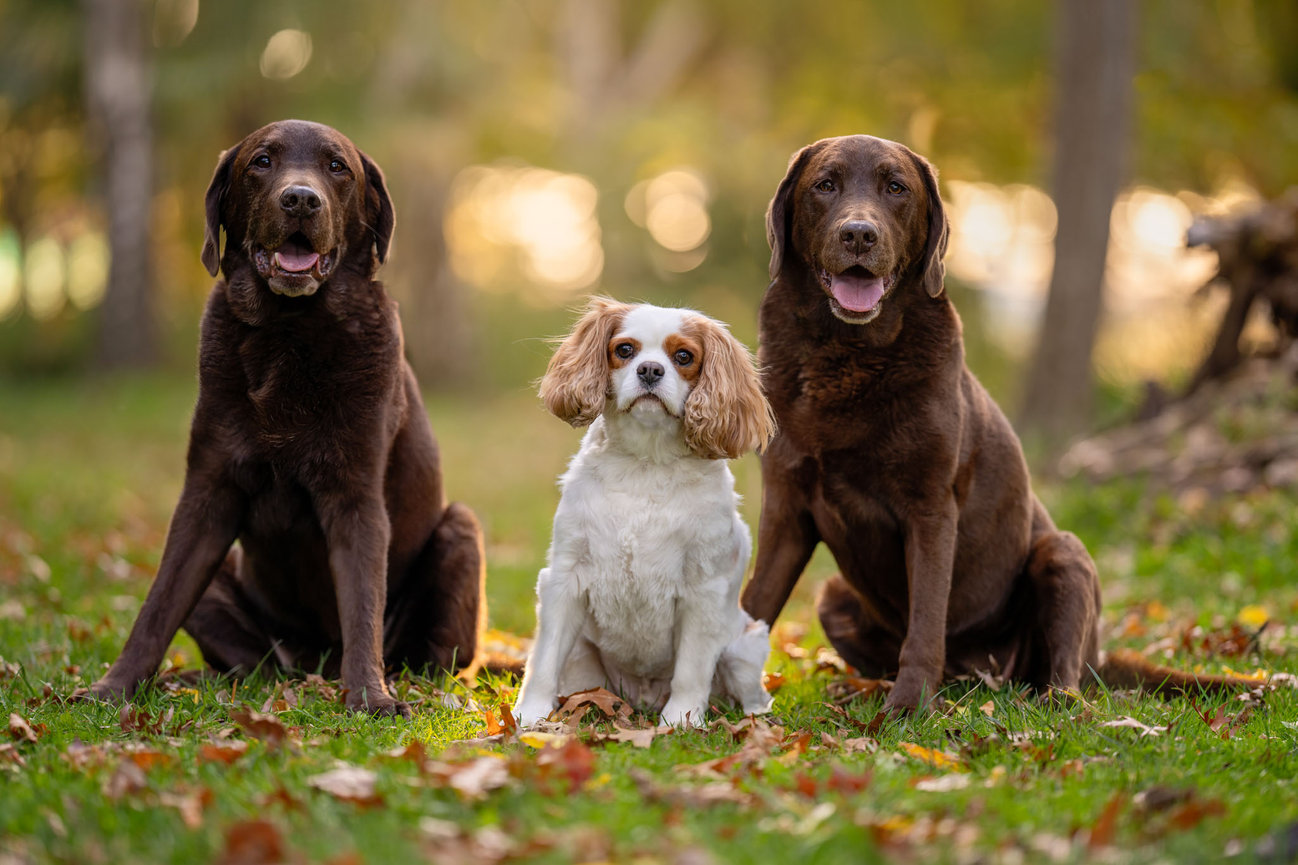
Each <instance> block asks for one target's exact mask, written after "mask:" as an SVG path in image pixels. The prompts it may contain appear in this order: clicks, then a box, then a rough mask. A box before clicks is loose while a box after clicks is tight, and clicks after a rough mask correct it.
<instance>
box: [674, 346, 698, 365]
mask: <svg viewBox="0 0 1298 865" xmlns="http://www.w3.org/2000/svg"><path fill="white" fill-rule="evenodd" d="M672 359H673V360H675V361H676V365H677V366H689V365H690V364H692V363H693V362H694V354H693V353H692V352H689V351H686V350H685V349H683V348H682V349H680V350H679V351H677V352H676V353H675V354H674V355H672Z"/></svg>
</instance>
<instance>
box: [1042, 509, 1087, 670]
mask: <svg viewBox="0 0 1298 865" xmlns="http://www.w3.org/2000/svg"><path fill="white" fill-rule="evenodd" d="M1034 507H1035V510H1034V513H1033V519H1032V546H1031V549H1030V552H1029V553H1028V562H1027V566H1026V573H1027V578H1028V580H1029V581H1030V582H1031V585H1032V592H1033V595H1034V596H1035V600H1036V623H1035V628H1034V631H1035V632H1036V633H1035V634H1034V642H1035V643H1036V644H1037V647H1038V650H1039V651H1040V652H1042V653H1043V654H1044V657H1040V656H1038V655H1037V653H1036V652H1034V657H1035V658H1036V660H1035V661H1034V663H1033V669H1032V670H1031V671H1030V672H1029V675H1028V677H1027V678H1028V679H1029V680H1030V681H1031V682H1032V683H1033V684H1034V685H1036V686H1038V687H1046V686H1048V687H1050V688H1057V689H1062V690H1065V691H1077V690H1078V688H1079V686H1080V685H1081V678H1082V675H1083V673H1084V672H1085V670H1086V667H1091V668H1092V669H1094V668H1096V667H1098V665H1099V620H1100V581H1099V577H1098V576H1097V575H1096V572H1095V562H1094V561H1093V560H1092V559H1091V555H1090V553H1088V552H1087V551H1086V546H1085V545H1084V544H1083V543H1082V542H1081V540H1079V539H1078V537H1077V536H1076V535H1074V534H1073V533H1072V532H1064V531H1059V530H1058V529H1056V528H1055V525H1054V523H1053V522H1052V521H1051V519H1050V516H1049V514H1047V513H1046V510H1045V508H1044V507H1043V506H1042V504H1041V502H1040V501H1034Z"/></svg>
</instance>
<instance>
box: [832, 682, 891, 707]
mask: <svg viewBox="0 0 1298 865" xmlns="http://www.w3.org/2000/svg"><path fill="white" fill-rule="evenodd" d="M891 689H892V682H889V681H887V680H885V679H863V678H861V677H860V676H843V677H841V678H838V679H835V680H834V681H832V682H830V683H829V685H828V686H827V687H826V688H825V692H826V693H828V694H829V696H830V697H831V698H832V699H833V701H834V702H835V703H836V704H838V705H840V706H841V705H843V704H845V703H850V702H852V701H854V700H862V699H866V698H868V697H873V696H874V695H875V694H878V693H881V692H882V693H887V692H888V691H890V690H891Z"/></svg>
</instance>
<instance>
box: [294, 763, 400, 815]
mask: <svg viewBox="0 0 1298 865" xmlns="http://www.w3.org/2000/svg"><path fill="white" fill-rule="evenodd" d="M377 781H378V775H376V774H375V773H374V772H372V771H370V770H369V769H363V768H361V767H360V766H352V765H350V764H348V763H343V764H342V765H340V766H338V767H337V768H334V769H330V770H329V771H328V772H322V773H321V774H319V775H313V776H311V777H310V778H307V781H306V782H307V785H308V786H310V787H314V788H316V789H317V790H321V791H323V792H325V793H328V794H329V795H330V796H333V797H334V798H335V799H341V800H342V801H344V802H353V803H355V804H357V805H361V806H363V807H366V808H370V807H373V806H375V805H381V804H383V796H382V795H380V794H379V793H377V792H375V789H374V785H375V782H377Z"/></svg>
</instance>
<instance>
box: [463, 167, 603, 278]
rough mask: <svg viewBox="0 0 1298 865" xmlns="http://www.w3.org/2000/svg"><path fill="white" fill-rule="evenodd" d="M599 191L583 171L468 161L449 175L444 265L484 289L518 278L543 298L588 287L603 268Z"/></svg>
mask: <svg viewBox="0 0 1298 865" xmlns="http://www.w3.org/2000/svg"><path fill="white" fill-rule="evenodd" d="M598 200H599V191H598V190H597V189H596V188H595V184H594V183H592V182H591V181H590V180H589V179H587V178H585V177H582V176H580V175H577V174H563V173H561V172H557V171H550V170H548V169H544V168H536V167H533V166H516V165H476V166H472V167H470V168H466V169H465V170H463V171H461V172H460V173H459V175H457V177H456V179H455V181H454V183H453V184H452V186H451V203H450V206H449V208H448V211H447V216H446V242H447V247H448V250H449V252H450V257H451V266H452V267H453V268H454V269H455V272H456V274H457V275H458V276H459V277H460V278H461V279H464V280H465V281H466V282H469V283H471V284H473V285H474V286H476V287H478V288H481V289H485V290H488V291H503V290H506V289H508V288H511V287H514V288H517V287H518V286H517V283H518V280H519V278H520V277H521V278H522V280H524V281H526V282H527V283H529V284H531V285H534V286H536V287H538V288H540V289H541V294H542V297H539V298H538V300H543V301H545V302H551V301H553V300H556V299H559V300H561V299H564V298H566V297H567V296H568V295H571V294H572V293H573V292H576V291H579V290H581V289H584V288H588V287H590V286H591V285H593V284H594V283H595V281H596V280H598V279H599V277H600V274H601V273H602V272H603V269H604V249H603V246H602V244H601V232H600V227H599V220H598V218H597V216H596V213H595V206H596V203H597V202H598Z"/></svg>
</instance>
